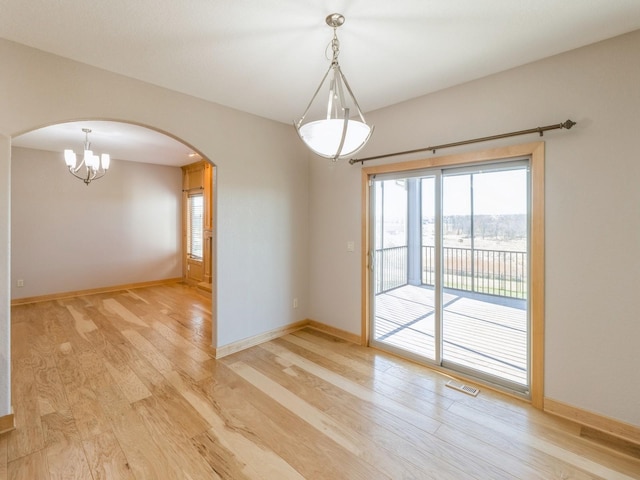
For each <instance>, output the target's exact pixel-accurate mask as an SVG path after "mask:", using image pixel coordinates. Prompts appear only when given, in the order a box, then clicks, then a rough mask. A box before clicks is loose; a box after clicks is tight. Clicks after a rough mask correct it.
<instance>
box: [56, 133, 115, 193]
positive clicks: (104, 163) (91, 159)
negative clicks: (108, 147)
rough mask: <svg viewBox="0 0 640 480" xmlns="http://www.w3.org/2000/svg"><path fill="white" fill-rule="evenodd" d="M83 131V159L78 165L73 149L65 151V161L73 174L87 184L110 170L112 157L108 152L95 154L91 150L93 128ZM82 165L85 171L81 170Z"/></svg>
mask: <svg viewBox="0 0 640 480" xmlns="http://www.w3.org/2000/svg"><path fill="white" fill-rule="evenodd" d="M82 131H83V132H84V155H83V157H82V161H81V162H80V164H78V165H76V163H77V158H76V154H75V152H74V151H73V150H71V149H67V150H65V151H64V161H65V163H66V164H67V167H68V168H69V173H70V174H71V175H73V176H74V177H76V178H79V179H80V180H82V181H83V182H84V183H85V185H89V184H90V183H91V181H93V180H97V179H99V178H102V177H104V175H105V173H107V170H109V165H110V164H111V157H110V156H109V154H108V153H103V154H102V155H101V156H100V157H98V156H97V155H94V154H93V151H92V150H91V142H89V134H90V133H91V129H90V128H83V129H82ZM82 167H84V168H85V170H84V171H81V169H82ZM79 172H80V173H79Z"/></svg>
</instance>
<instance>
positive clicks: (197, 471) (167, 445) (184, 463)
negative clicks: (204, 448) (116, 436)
mask: <svg viewBox="0 0 640 480" xmlns="http://www.w3.org/2000/svg"><path fill="white" fill-rule="evenodd" d="M133 407H134V410H135V411H136V412H137V413H138V415H139V417H140V418H141V419H142V422H143V423H144V425H145V426H146V428H147V430H148V431H149V433H150V435H151V436H152V437H153V439H154V441H155V443H156V444H157V445H158V447H160V448H161V450H162V452H163V454H165V455H166V456H167V458H168V459H169V461H170V463H171V464H174V465H175V471H176V472H180V475H183V476H184V477H185V478H189V477H191V478H207V479H212V480H213V479H217V478H220V476H219V475H218V474H217V473H216V472H215V471H214V470H213V469H212V468H211V466H210V465H209V463H207V461H206V460H205V459H204V458H203V457H202V455H200V454H199V452H198V449H197V448H196V446H195V445H194V444H193V443H192V442H191V438H190V436H189V435H187V432H186V431H185V430H184V429H181V428H178V426H179V422H178V421H175V420H174V419H173V418H171V416H170V415H169V414H168V412H167V410H166V409H164V408H162V406H161V405H160V402H157V401H155V398H151V399H145V400H142V401H140V402H137V403H136V404H135V405H134V406H133ZM200 433H204V432H200ZM176 478H177V477H176Z"/></svg>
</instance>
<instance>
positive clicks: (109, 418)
mask: <svg viewBox="0 0 640 480" xmlns="http://www.w3.org/2000/svg"><path fill="white" fill-rule="evenodd" d="M210 322H211V315H210V311H209V306H208V302H207V300H206V299H205V298H204V297H202V296H201V295H200V294H198V293H196V292H195V291H194V290H193V289H191V288H188V287H186V286H182V285H179V284H176V285H166V286H157V287H149V288H140V289H135V290H126V291H120V292H112V293H108V294H100V295H90V296H84V297H78V298H73V299H65V300H57V301H49V302H41V303H36V304H30V305H24V306H17V307H14V308H13V310H12V328H13V334H12V345H13V349H12V353H13V358H12V361H13V405H14V410H15V419H16V426H17V428H16V430H14V431H13V432H11V433H9V434H5V435H2V436H0V480H6V479H10V480H18V479H29V480H41V479H42V480H45V479H65V480H66V479H82V480H84V479H92V480H98V479H108V478H115V479H139V480H140V479H163V480H164V479H191V480H198V479H216V478H224V479H234V480H236V479H240V480H242V479H254V478H255V479H277V480H280V479H302V478H309V479H367V480H370V479H405V478H406V479H409V478H411V479H426V478H434V479H461V478H475V479H482V480H486V479H513V478H525V479H569V478H571V479H589V478H604V479H617V478H620V479H625V478H640V459H638V458H634V457H632V456H626V455H623V454H621V453H618V452H616V451H613V450H610V449H608V448H606V447H604V446H601V445H599V444H596V443H592V442H591V441H589V440H588V439H585V438H581V437H580V436H579V428H578V427H577V426H576V425H574V424H571V423H569V422H566V421H563V420H559V419H557V418H554V417H551V416H549V415H546V414H543V413H541V412H539V411H537V410H534V409H532V408H531V407H530V406H528V405H527V404H525V403H522V402H520V401H518V400H514V399H511V398H508V397H506V396H502V395H500V394H497V393H493V392H490V391H487V390H482V391H481V393H480V395H479V396H478V397H476V398H474V397H470V396H468V395H465V394H464V393H460V392H457V391H455V390H451V389H449V388H446V387H445V383H446V381H447V378H445V377H443V376H442V375H440V374H437V373H434V372H432V371H430V370H428V369H426V368H423V367H421V366H418V365H415V364H412V363H409V362H406V361H403V360H400V359H398V358H395V357H392V356H389V355H386V354H384V353H381V352H378V351H375V350H372V349H366V348H363V347H360V346H357V345H354V344H350V343H347V342H345V341H341V340H338V339H336V338H333V337H331V336H328V335H326V334H323V333H320V332H317V331H314V330H310V329H305V330H301V331H299V332H297V333H295V334H291V335H287V336H286V337H283V338H281V339H277V340H273V341H270V342H268V343H265V344H263V345H260V346H257V347H252V348H250V349H248V350H245V351H242V352H239V353H236V354H233V355H230V356H228V357H226V358H224V359H222V360H218V361H216V360H214V359H213V356H212V353H213V352H212V350H211V349H210V347H209V344H210V338H211V326H210Z"/></svg>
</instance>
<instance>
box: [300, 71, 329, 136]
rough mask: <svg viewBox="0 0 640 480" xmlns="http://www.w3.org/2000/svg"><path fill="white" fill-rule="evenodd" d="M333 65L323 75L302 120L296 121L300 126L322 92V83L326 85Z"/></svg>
mask: <svg viewBox="0 0 640 480" xmlns="http://www.w3.org/2000/svg"><path fill="white" fill-rule="evenodd" d="M332 67H333V66H330V67H329V68H328V69H327V72H326V73H325V74H324V77H322V81H321V82H320V85H318V88H317V89H316V93H314V94H313V97H311V101H310V102H309V105H307V109H306V110H305V111H304V113H303V114H302V116H301V117H300V120H298V121H297V122H296V124H297V126H298V128H300V125H301V124H302V122H303V121H304V117H306V116H307V113H309V109H310V108H311V105H313V101H314V100H315V99H316V97H317V96H318V93H319V92H320V89H321V88H322V85H324V82H325V80H326V79H327V76H328V75H329V72H330V71H331V68H332Z"/></svg>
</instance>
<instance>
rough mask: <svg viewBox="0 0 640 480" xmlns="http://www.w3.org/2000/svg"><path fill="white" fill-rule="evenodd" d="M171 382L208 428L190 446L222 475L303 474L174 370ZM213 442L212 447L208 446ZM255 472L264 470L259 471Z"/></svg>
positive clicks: (289, 478) (296, 477)
mask: <svg viewBox="0 0 640 480" xmlns="http://www.w3.org/2000/svg"><path fill="white" fill-rule="evenodd" d="M169 381H170V382H171V384H172V385H173V386H174V387H175V388H176V390H178V391H179V392H180V394H181V395H182V396H183V397H184V398H185V399H186V400H187V401H188V402H189V404H190V405H191V406H192V407H193V408H194V409H195V410H196V411H198V413H199V414H200V415H201V416H202V418H204V419H205V420H206V421H207V422H208V424H209V426H210V428H209V430H208V431H207V432H205V433H203V434H202V435H198V436H196V437H195V438H194V439H193V441H194V445H196V447H197V448H198V450H199V451H200V454H201V455H202V456H203V458H205V460H206V461H207V462H209V464H210V465H211V466H212V468H213V469H214V470H215V471H216V472H217V473H218V475H220V476H221V477H222V478H229V479H235V478H236V477H235V476H234V474H238V477H237V478H243V477H246V478H251V479H254V478H278V479H282V480H300V479H302V478H303V477H302V476H300V474H299V473H298V472H297V471H295V470H294V469H293V468H292V467H291V466H290V465H289V464H288V463H286V462H285V461H284V460H283V459H282V458H280V457H279V456H278V455H276V454H275V453H274V452H273V451H271V450H269V449H268V448H266V447H265V446H264V445H262V444H260V443H259V442H258V443H256V442H255V441H252V440H251V439H249V438H247V437H245V436H244V435H243V434H242V433H241V432H240V431H239V430H238V428H237V426H236V424H235V422H231V421H229V420H228V419H227V418H226V417H225V415H224V413H223V412H222V411H221V410H220V406H219V405H218V404H217V403H216V402H212V401H210V400H209V399H207V397H206V395H205V394H204V392H202V391H201V390H200V389H198V388H196V387H195V386H194V385H191V384H189V383H188V382H186V381H185V380H184V379H183V378H182V377H181V376H180V375H179V374H178V373H177V372H173V373H172V374H171V375H170V376H169ZM212 444H213V445H215V450H210V449H209V448H208V447H210V446H211V445H212ZM258 472H264V474H260V473H258Z"/></svg>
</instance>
